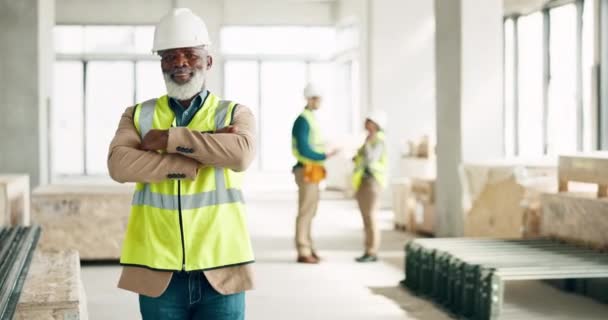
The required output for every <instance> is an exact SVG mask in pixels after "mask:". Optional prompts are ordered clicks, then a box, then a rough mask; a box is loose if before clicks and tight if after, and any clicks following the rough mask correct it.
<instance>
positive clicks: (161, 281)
mask: <svg viewBox="0 0 608 320" xmlns="http://www.w3.org/2000/svg"><path fill="white" fill-rule="evenodd" d="M133 113H134V107H129V108H127V109H126V110H125V112H124V113H123V115H122V117H121V119H120V122H119V124H118V129H117V130H116V135H115V136H114V139H113V140H112V143H111V144H110V151H109V154H108V169H109V171H110V176H111V177H112V179H114V180H116V181H118V182H121V183H124V182H143V183H152V182H160V181H163V180H166V179H169V177H168V175H170V174H176V173H177V174H183V175H185V176H186V178H185V179H194V178H195V177H196V173H197V169H198V167H200V166H212V167H223V168H229V169H231V170H234V171H244V170H245V169H247V167H248V166H249V164H250V163H251V162H252V160H253V158H254V155H255V119H254V116H253V114H252V113H251V110H250V109H249V108H247V107H245V106H242V105H238V106H237V107H236V110H235V112H234V118H233V121H232V125H233V126H236V127H237V128H238V132H237V133H218V134H211V133H202V132H198V131H191V130H190V129H188V128H185V127H175V128H171V129H169V141H168V146H167V153H164V154H159V153H157V152H152V151H143V150H140V149H139V146H140V144H141V137H140V136H139V133H138V132H137V129H136V128H135V125H134V122H133ZM178 147H180V148H179V150H188V151H189V152H188V153H181V152H179V151H178ZM190 151H192V152H190ZM172 176H173V175H172ZM204 274H205V276H206V277H207V279H208V280H209V283H210V284H211V285H212V286H213V288H214V289H215V290H217V291H218V292H219V293H221V294H233V293H237V292H241V291H245V290H249V289H252V288H253V275H252V270H251V266H250V265H241V266H234V267H226V268H221V269H215V270H210V271H204ZM172 275H173V273H172V272H163V271H154V270H149V269H145V268H138V267H124V268H123V271H122V274H121V277H120V280H119V283H118V287H119V288H122V289H125V290H129V291H133V292H135V293H138V294H142V295H146V296H150V297H158V296H160V295H161V294H162V293H163V292H164V291H165V289H166V288H167V286H168V285H169V282H170V280H171V276H172Z"/></svg>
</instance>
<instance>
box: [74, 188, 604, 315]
mask: <svg viewBox="0 0 608 320" xmlns="http://www.w3.org/2000/svg"><path fill="white" fill-rule="evenodd" d="M248 196H249V202H248V203H249V220H250V229H251V235H252V238H253V245H254V248H255V253H256V260H257V263H256V264H255V273H256V283H257V288H256V290H254V291H251V292H249V293H248V295H247V319H253V320H267V319H291V320H299V319H302V320H304V319H305V320H311V319H320V320H325V319H328V320H330V319H331V320H338V319H349V320H359V319H361V320H363V319H370V320H371V319H374V320H378V319H382V320H391V319H420V320H443V319H451V318H450V317H449V316H448V315H447V314H445V313H444V312H443V311H441V310H440V309H438V308H437V307H436V306H435V305H433V304H432V303H430V302H428V301H426V300H423V299H420V298H418V297H415V296H412V295H411V294H410V293H409V292H407V291H405V290H403V289H401V288H399V287H398V282H399V281H400V280H401V279H402V278H403V246H404V244H405V242H406V241H407V240H408V239H409V238H411V235H408V234H406V233H401V232H396V231H393V230H392V217H391V214H390V212H388V211H383V212H382V213H381V215H380V220H381V224H382V234H383V245H382V250H381V261H380V262H378V263H373V264H356V263H355V262H354V261H353V258H354V257H355V256H357V255H359V254H361V244H362V241H363V239H362V232H361V228H362V224H361V219H360V216H359V213H358V211H357V208H356V206H355V203H354V201H350V200H342V199H339V196H335V195H333V196H332V194H326V195H325V196H324V197H325V198H326V199H325V200H324V201H322V203H321V206H320V210H319V215H318V216H317V218H316V220H315V226H314V238H315V239H316V243H317V247H318V250H319V253H320V255H321V256H322V257H323V258H324V261H323V263H322V264H320V265H301V264H296V263H294V260H295V252H294V250H293V240H292V237H293V229H294V218H295V209H294V204H295V194H294V193H293V192H292V190H285V189H283V191H282V192H275V191H274V190H273V192H270V190H264V189H263V188H262V189H259V188H258V189H257V190H251V191H250V192H248ZM119 273H120V267H118V266H84V267H83V269H82V277H83V281H84V285H85V290H86V293H87V299H88V310H89V317H90V319H91V320H102V319H104V320H105V319H140V316H139V313H138V306H137V296H136V295H135V294H131V293H129V292H125V291H122V290H119V289H116V288H115V284H116V281H117V279H118V276H119ZM513 292H516V293H517V294H514V295H513V296H514V300H515V302H518V303H520V304H525V303H526V302H528V303H529V302H530V301H533V300H534V299H533V298H530V297H534V296H538V295H545V296H546V294H547V292H550V293H551V294H552V295H553V296H556V297H558V298H559V299H558V300H554V299H553V298H551V299H548V300H547V299H545V302H547V303H546V305H545V306H544V307H540V308H536V309H534V311H535V312H536V315H540V314H543V313H545V312H547V311H551V310H553V311H554V312H555V302H557V301H559V303H558V304H559V305H561V306H562V307H563V306H564V305H567V304H568V301H575V302H576V303H577V307H576V310H578V311H579V312H583V311H584V310H592V311H593V312H594V314H600V315H602V314H603V315H606V314H608V308H607V307H606V306H604V305H599V304H597V303H595V302H593V301H591V300H589V299H584V298H580V297H574V299H571V297H572V296H571V295H568V294H565V293H562V292H559V291H557V290H554V289H553V288H549V287H548V286H546V285H541V284H539V283H534V284H532V287H525V286H524V287H521V285H519V286H517V287H515V289H513ZM553 296H552V297H553ZM507 297H508V296H507ZM551 301H553V302H554V303H551ZM524 309H525V307H524ZM566 309H569V308H568V307H566ZM574 314H577V313H574ZM562 315H563V314H562ZM579 315H580V313H579ZM554 316H555V314H554ZM535 318H536V317H531V318H530V317H527V318H526V319H535ZM551 318H552V319H556V318H554V317H551ZM576 318H578V319H583V318H580V317H576ZM564 319H569V317H567V316H566V317H564ZM587 319H592V318H591V317H587ZM593 319H595V317H593ZM597 319H602V317H599V318H597Z"/></svg>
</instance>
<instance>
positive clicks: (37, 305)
mask: <svg viewBox="0 0 608 320" xmlns="http://www.w3.org/2000/svg"><path fill="white" fill-rule="evenodd" d="M86 307H87V304H86V295H85V293H84V288H83V285H82V281H81V278H80V261H79V258H78V253H77V252H76V251H73V250H72V251H60V252H41V251H36V253H35V255H34V258H33V261H32V263H31V266H30V270H29V273H28V276H27V278H26V280H25V284H24V286H23V292H22V293H21V298H20V299H19V303H18V304H17V310H16V313H15V317H14V320H66V319H73V320H86V319H88V314H87V308H86Z"/></svg>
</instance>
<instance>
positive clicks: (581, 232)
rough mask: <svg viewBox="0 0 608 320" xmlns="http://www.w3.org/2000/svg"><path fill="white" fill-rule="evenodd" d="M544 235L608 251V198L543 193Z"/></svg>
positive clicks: (578, 194) (580, 194)
mask: <svg viewBox="0 0 608 320" xmlns="http://www.w3.org/2000/svg"><path fill="white" fill-rule="evenodd" d="M541 202H542V220H541V227H540V233H541V234H542V235H543V236H546V237H551V238H556V239H560V240H563V241H567V242H571V243H576V244H579V245H585V246H589V247H592V248H595V249H598V250H608V199H607V198H599V199H597V198H595V195H594V194H590V193H559V194H550V193H546V194H542V195H541Z"/></svg>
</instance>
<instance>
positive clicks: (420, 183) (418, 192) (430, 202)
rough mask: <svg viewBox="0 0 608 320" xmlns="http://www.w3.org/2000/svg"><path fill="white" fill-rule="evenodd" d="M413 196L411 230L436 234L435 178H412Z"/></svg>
mask: <svg viewBox="0 0 608 320" xmlns="http://www.w3.org/2000/svg"><path fill="white" fill-rule="evenodd" d="M412 197H413V199H414V200H415V202H414V208H413V212H412V213H411V217H412V219H410V221H411V223H410V224H411V226H412V227H411V228H410V229H411V230H412V231H413V232H416V233H420V234H425V235H431V236H432V235H434V234H435V180H434V179H419V178H414V179H412Z"/></svg>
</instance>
